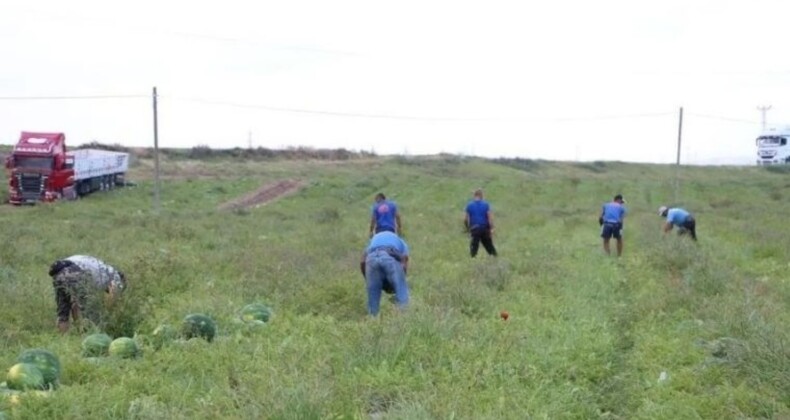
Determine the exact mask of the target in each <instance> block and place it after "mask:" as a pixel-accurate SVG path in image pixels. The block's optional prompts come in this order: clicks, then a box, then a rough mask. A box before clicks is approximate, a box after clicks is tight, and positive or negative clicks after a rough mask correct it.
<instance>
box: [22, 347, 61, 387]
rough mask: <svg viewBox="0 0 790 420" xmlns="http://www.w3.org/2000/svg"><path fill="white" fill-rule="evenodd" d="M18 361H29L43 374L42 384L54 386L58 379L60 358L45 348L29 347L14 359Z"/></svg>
mask: <svg viewBox="0 0 790 420" xmlns="http://www.w3.org/2000/svg"><path fill="white" fill-rule="evenodd" d="M16 361H17V362H19V363H31V364H33V365H35V366H36V367H37V368H38V370H39V371H41V374H42V375H44V384H45V385H47V386H53V387H54V386H56V385H57V383H58V381H59V380H60V360H59V359H58V356H56V355H55V353H52V352H51V351H49V350H45V349H29V350H25V351H23V352H22V354H20V355H19V357H18V358H17V359H16Z"/></svg>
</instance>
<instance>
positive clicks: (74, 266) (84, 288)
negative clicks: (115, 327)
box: [49, 255, 126, 333]
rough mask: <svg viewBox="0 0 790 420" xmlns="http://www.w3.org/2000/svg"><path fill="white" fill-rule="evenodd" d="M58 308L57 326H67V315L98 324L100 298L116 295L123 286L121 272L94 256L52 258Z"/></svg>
mask: <svg viewBox="0 0 790 420" xmlns="http://www.w3.org/2000/svg"><path fill="white" fill-rule="evenodd" d="M49 276H50V277H52V287H53V288H54V289H55V301H56V303H57V307H58V309H57V311H58V330H59V331H60V332H62V333H65V332H68V330H69V326H70V323H69V318H71V321H73V322H77V321H79V320H80V319H81V318H82V317H85V318H87V319H88V320H90V321H91V322H93V323H94V324H100V322H101V319H102V312H103V307H104V304H103V301H104V300H109V301H112V300H114V299H116V298H117V297H118V296H119V295H120V294H121V293H122V292H123V289H124V287H125V286H126V278H125V277H124V274H123V273H122V272H121V271H119V270H117V269H115V268H114V267H113V266H111V265H109V264H107V263H105V262H103V261H101V260H99V259H98V258H95V257H90V256H86V255H73V256H71V257H68V258H64V259H62V260H58V261H55V262H54V263H53V264H52V265H51V266H50V268H49Z"/></svg>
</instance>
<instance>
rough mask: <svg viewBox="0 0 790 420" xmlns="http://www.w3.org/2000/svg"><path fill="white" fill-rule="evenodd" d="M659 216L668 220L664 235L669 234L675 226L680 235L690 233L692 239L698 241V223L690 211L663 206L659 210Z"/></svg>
mask: <svg viewBox="0 0 790 420" xmlns="http://www.w3.org/2000/svg"><path fill="white" fill-rule="evenodd" d="M658 215H659V216H661V217H666V218H667V220H666V223H664V235H666V234H667V233H669V231H670V230H672V227H673V226H677V227H678V235H685V234H687V233H688V234H689V235H690V236H691V239H693V240H695V241H696V240H697V221H696V220H695V219H694V216H692V215H691V213H689V212H688V211H686V210H684V209H682V208H680V207H672V208H670V207H667V206H661V207H660V208H659V209H658Z"/></svg>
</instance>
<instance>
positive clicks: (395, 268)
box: [365, 250, 409, 316]
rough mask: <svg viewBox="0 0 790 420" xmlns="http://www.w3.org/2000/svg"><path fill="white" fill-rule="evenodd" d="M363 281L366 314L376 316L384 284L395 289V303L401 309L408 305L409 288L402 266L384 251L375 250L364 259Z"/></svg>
mask: <svg viewBox="0 0 790 420" xmlns="http://www.w3.org/2000/svg"><path fill="white" fill-rule="evenodd" d="M365 281H366V283H367V288H368V313H369V314H370V315H373V316H376V315H378V313H379V305H380V304H381V293H382V291H383V288H384V282H388V283H389V284H391V285H392V287H393V289H395V301H396V302H397V303H398V306H400V307H401V308H402V307H404V306H406V304H408V303H409V286H408V285H406V273H404V272H403V266H402V265H401V263H400V262H398V261H397V260H396V259H395V258H393V257H392V256H391V255H390V254H388V253H387V252H386V251H384V250H375V251H373V252H371V253H370V254H368V256H367V258H366V259H365Z"/></svg>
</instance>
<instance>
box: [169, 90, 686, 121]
mask: <svg viewBox="0 0 790 420" xmlns="http://www.w3.org/2000/svg"><path fill="white" fill-rule="evenodd" d="M165 98H168V97H167V96H166V97H165ZM169 98H170V99H175V100H179V101H185V102H194V103H200V104H205V105H219V106H227V107H233V108H245V109H261V110H266V111H275V112H290V113H299V114H313V115H324V116H332V117H348V118H370V119H391V120H407V121H427V122H573V121H595V120H611V119H634V118H650V117H664V116H668V115H672V113H670V112H661V113H646V114H628V115H600V116H589V117H564V118H517V117H513V118H507V117H497V118H470V117H421V116H413V115H398V114H373V113H357V112H341V111H325V110H314V109H305V108H287V107H276V106H271V105H260V104H244V103H238V102H229V101H222V100H215V99H204V98H191V97H178V96H173V97H169Z"/></svg>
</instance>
